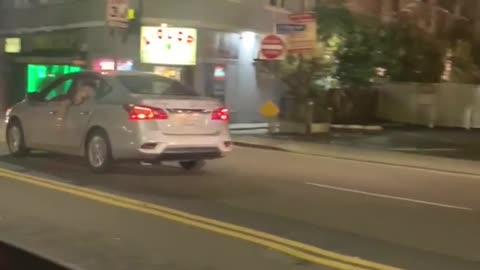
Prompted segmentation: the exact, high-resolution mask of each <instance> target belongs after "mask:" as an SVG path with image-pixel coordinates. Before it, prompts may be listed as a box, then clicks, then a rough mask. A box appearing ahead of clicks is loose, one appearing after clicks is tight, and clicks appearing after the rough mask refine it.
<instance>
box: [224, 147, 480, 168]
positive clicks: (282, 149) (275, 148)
mask: <svg viewBox="0 0 480 270" xmlns="http://www.w3.org/2000/svg"><path fill="white" fill-rule="evenodd" d="M233 144H234V145H236V146H240V147H247V148H253V149H262V150H273V151H279V152H284V153H293V154H300V155H307V156H312V157H321V158H328V159H334V160H344V161H354V162H362V163H369V164H377V165H386V166H392V167H401V168H410V169H417V170H425V171H435V172H441V173H449V174H456V175H465V176H473V177H480V172H478V173H477V172H469V171H456V170H445V169H441V168H438V167H433V166H416V165H412V164H406V163H401V162H388V161H379V160H371V159H361V158H356V157H348V156H336V155H331V154H315V153H304V152H300V151H292V150H288V149H285V148H281V147H276V146H268V145H261V144H255V143H245V142H239V141H234V142H233ZM382 152H384V153H389V152H390V151H382Z"/></svg>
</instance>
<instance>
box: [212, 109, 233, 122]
mask: <svg viewBox="0 0 480 270" xmlns="http://www.w3.org/2000/svg"><path fill="white" fill-rule="evenodd" d="M229 119H230V115H229V113H228V109H227V108H218V109H216V110H214V111H213V112H212V120H221V121H228V120H229Z"/></svg>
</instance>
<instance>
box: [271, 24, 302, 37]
mask: <svg viewBox="0 0 480 270" xmlns="http://www.w3.org/2000/svg"><path fill="white" fill-rule="evenodd" d="M276 29H277V34H279V35H288V34H291V33H295V32H303V31H305V29H306V26H305V25H304V24H298V23H278V24H277V25H276Z"/></svg>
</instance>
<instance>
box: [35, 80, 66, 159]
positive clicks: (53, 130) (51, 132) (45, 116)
mask: <svg viewBox="0 0 480 270" xmlns="http://www.w3.org/2000/svg"><path fill="white" fill-rule="evenodd" d="M73 81H74V78H72V77H62V78H60V79H58V80H56V81H55V82H53V83H52V84H51V85H50V86H47V87H46V88H45V89H44V90H42V92H41V93H40V95H39V98H38V100H35V101H31V102H30V110H29V117H28V120H27V123H28V124H27V125H26V126H28V127H27V130H26V135H27V138H26V140H27V142H28V143H29V145H30V146H31V147H33V148H37V149H43V150H51V151H56V148H57V139H58V137H59V134H58V125H59V117H61V115H59V113H60V112H61V107H62V104H64V103H65V102H66V100H67V99H68V92H69V91H70V88H71V86H72V84H73Z"/></svg>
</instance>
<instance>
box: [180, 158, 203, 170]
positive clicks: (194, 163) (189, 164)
mask: <svg viewBox="0 0 480 270" xmlns="http://www.w3.org/2000/svg"><path fill="white" fill-rule="evenodd" d="M179 164H180V167H182V168H183V169H184V170H185V171H197V170H201V169H202V168H203V167H205V161H203V160H189V161H180V162H179Z"/></svg>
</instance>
